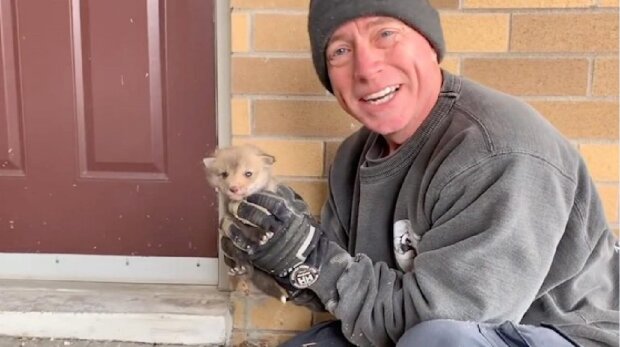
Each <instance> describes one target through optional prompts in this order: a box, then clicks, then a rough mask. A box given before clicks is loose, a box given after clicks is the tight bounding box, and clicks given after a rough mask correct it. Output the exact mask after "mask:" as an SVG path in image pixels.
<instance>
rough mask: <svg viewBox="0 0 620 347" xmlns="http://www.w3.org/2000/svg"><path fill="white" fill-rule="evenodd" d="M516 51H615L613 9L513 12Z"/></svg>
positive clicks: (511, 42)
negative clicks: (586, 11)
mask: <svg viewBox="0 0 620 347" xmlns="http://www.w3.org/2000/svg"><path fill="white" fill-rule="evenodd" d="M510 49H511V51H516V52H617V51H618V14H617V13H562V14H514V15H513V17H512V30H511V40H510Z"/></svg>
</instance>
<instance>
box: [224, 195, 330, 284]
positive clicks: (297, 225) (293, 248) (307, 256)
mask: <svg viewBox="0 0 620 347" xmlns="http://www.w3.org/2000/svg"><path fill="white" fill-rule="evenodd" d="M228 209H229V212H230V213H231V215H232V216H234V217H231V216H228V217H225V218H224V219H223V220H222V224H221V228H222V230H223V231H224V233H225V234H226V236H227V237H229V238H230V240H231V241H232V242H233V243H234V244H235V246H236V247H238V248H239V249H240V250H243V251H244V252H246V253H247V254H248V257H249V259H250V261H251V263H252V264H253V265H254V266H256V267H258V268H260V269H262V270H264V271H265V272H267V273H270V274H272V275H273V276H274V277H275V278H276V280H278V281H279V282H280V283H282V284H283V285H284V286H285V287H286V286H287V285H288V286H289V287H290V286H292V287H294V288H297V289H303V288H307V287H308V286H310V285H311V284H313V283H314V282H315V281H316V279H317V278H318V276H319V272H320V265H321V261H322V258H323V255H324V253H325V250H326V248H327V243H328V241H327V237H325V235H324V234H323V231H322V230H321V228H320V226H319V225H318V223H316V221H315V220H314V218H313V217H312V216H311V215H310V214H309V213H308V207H307V205H306V203H305V202H304V201H303V199H301V197H299V195H297V194H296V193H295V192H294V191H293V190H292V189H291V188H289V187H287V186H282V185H281V186H279V187H278V190H277V192H276V193H271V192H259V193H256V194H253V195H250V196H249V197H248V198H247V201H246V200H242V201H236V202H231V203H230V204H229V207H228ZM252 231H254V232H261V233H264V232H265V231H269V232H271V233H273V235H272V236H271V238H270V239H269V240H267V241H266V242H257V241H253V240H251V239H250V238H248V237H246V236H245V235H249V234H251V232H252Z"/></svg>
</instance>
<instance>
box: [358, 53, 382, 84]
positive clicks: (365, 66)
mask: <svg viewBox="0 0 620 347" xmlns="http://www.w3.org/2000/svg"><path fill="white" fill-rule="evenodd" d="M354 55H355V56H354V59H355V71H354V74H355V78H356V79H357V80H360V81H368V80H370V79H372V78H373V76H375V75H376V74H377V73H379V72H381V70H382V63H383V62H382V61H383V54H382V52H381V50H380V49H376V48H373V47H371V46H370V45H358V46H357V47H356V48H355V53H354Z"/></svg>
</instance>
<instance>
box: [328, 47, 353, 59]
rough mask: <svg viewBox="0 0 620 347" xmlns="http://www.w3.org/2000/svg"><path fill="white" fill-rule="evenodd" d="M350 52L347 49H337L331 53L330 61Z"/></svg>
mask: <svg viewBox="0 0 620 347" xmlns="http://www.w3.org/2000/svg"><path fill="white" fill-rule="evenodd" d="M348 52H349V49H348V48H345V47H340V48H336V49H334V50H332V51H331V52H330V53H329V59H336V58H338V57H341V56H343V55H345V54H347V53H348Z"/></svg>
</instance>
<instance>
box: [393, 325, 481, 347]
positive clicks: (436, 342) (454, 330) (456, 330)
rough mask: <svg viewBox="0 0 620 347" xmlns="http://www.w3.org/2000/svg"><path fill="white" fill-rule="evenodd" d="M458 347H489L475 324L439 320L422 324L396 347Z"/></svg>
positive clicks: (409, 332) (404, 337)
mask: <svg viewBox="0 0 620 347" xmlns="http://www.w3.org/2000/svg"><path fill="white" fill-rule="evenodd" d="M411 346H424V347H457V346H468V347H476V346H487V345H486V344H485V340H484V337H483V336H482V335H481V334H480V331H479V330H478V325H477V324H476V323H474V322H462V321H456V320H450V319H437V320H430V321H425V322H421V323H419V324H417V325H415V326H414V327H412V328H411V329H409V330H407V331H406V332H405V334H404V335H403V336H402V337H401V338H400V340H398V343H397V344H396V347H411Z"/></svg>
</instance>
